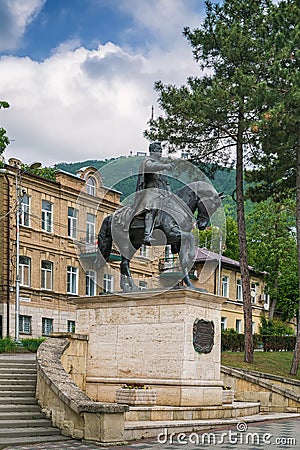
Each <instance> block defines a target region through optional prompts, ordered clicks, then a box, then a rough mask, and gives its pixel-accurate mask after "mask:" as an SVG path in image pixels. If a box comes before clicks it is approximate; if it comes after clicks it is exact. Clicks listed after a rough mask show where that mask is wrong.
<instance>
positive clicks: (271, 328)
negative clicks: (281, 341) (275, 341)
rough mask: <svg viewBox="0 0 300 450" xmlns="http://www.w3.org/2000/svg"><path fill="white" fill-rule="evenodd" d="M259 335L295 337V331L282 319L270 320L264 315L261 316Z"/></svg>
mask: <svg viewBox="0 0 300 450" xmlns="http://www.w3.org/2000/svg"><path fill="white" fill-rule="evenodd" d="M260 320H261V324H260V327H259V334H260V335H261V336H294V335H295V331H294V330H293V329H292V327H290V325H288V324H287V323H286V322H283V321H282V320H280V319H273V320H269V319H267V318H266V317H265V316H264V315H262V316H261V319H260Z"/></svg>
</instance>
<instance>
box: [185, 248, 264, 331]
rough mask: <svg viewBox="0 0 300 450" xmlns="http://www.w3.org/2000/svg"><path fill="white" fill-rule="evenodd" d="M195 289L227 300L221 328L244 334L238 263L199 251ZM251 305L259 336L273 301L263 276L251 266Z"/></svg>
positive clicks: (211, 253)
mask: <svg viewBox="0 0 300 450" xmlns="http://www.w3.org/2000/svg"><path fill="white" fill-rule="evenodd" d="M194 271H195V272H194V273H195V277H196V280H195V285H196V286H197V287H202V288H205V289H206V290H207V291H208V292H209V293H212V294H218V295H221V296H222V297H224V303H223V306H222V318H221V327H222V329H223V330H225V329H227V328H233V329H235V330H236V331H238V332H239V333H244V311H243V292H242V280H241V272H240V265H239V262H238V261H235V260H233V259H231V258H227V257H225V256H221V257H220V256H219V255H218V254H217V253H214V252H211V251H209V250H207V249H205V248H199V249H198V253H197V256H196V259H195V265H194ZM249 272H250V283H251V302H252V331H253V333H258V332H259V326H260V322H261V315H262V314H268V311H269V306H270V304H269V303H270V299H269V295H268V294H267V291H266V284H265V280H264V275H265V274H264V273H263V272H257V271H255V270H254V269H253V268H252V267H251V266H249Z"/></svg>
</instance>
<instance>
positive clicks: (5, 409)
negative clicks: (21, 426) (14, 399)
mask: <svg viewBox="0 0 300 450" xmlns="http://www.w3.org/2000/svg"><path fill="white" fill-rule="evenodd" d="M40 411H41V408H40V406H39V405H38V403H37V402H36V403H32V404H20V403H19V404H16V405H14V404H12V403H11V399H10V402H9V403H8V404H3V403H2V399H1V401H0V414H9V413H16V412H17V413H22V414H25V413H36V412H40Z"/></svg>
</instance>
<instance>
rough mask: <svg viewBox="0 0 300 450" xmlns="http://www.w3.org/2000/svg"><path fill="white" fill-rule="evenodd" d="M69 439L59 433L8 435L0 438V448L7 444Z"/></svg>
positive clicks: (27, 443)
mask: <svg viewBox="0 0 300 450" xmlns="http://www.w3.org/2000/svg"><path fill="white" fill-rule="evenodd" d="M68 440H70V438H69V437H67V436H62V435H61V434H57V435H52V436H47V437H45V436H33V437H32V436H27V437H24V436H23V437H8V438H0V449H4V448H6V447H8V446H13V445H22V446H23V445H24V446H25V445H26V446H27V445H29V444H42V443H48V442H49V443H50V442H65V441H68Z"/></svg>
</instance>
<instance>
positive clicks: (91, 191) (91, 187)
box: [86, 177, 96, 197]
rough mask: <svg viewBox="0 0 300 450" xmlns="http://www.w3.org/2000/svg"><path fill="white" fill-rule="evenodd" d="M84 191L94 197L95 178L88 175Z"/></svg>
mask: <svg viewBox="0 0 300 450" xmlns="http://www.w3.org/2000/svg"><path fill="white" fill-rule="evenodd" d="M86 191H87V193H88V194H89V195H92V196H93V197H95V195H96V181H95V178H93V177H89V178H88V180H87V182H86Z"/></svg>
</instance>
